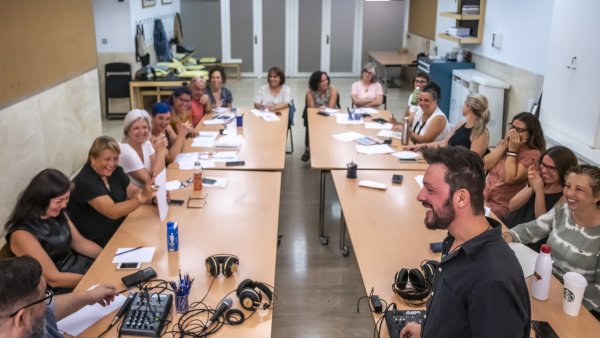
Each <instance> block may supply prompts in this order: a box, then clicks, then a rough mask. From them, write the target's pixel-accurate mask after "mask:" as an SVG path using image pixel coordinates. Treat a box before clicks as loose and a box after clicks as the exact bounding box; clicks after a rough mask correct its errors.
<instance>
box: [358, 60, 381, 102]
mask: <svg viewBox="0 0 600 338" xmlns="http://www.w3.org/2000/svg"><path fill="white" fill-rule="evenodd" d="M351 93H352V104H353V105H354V106H355V107H370V108H379V106H380V105H381V104H382V103H383V88H382V87H381V84H380V83H379V82H377V71H376V70H375V65H374V64H372V63H370V62H369V63H367V64H365V66H364V67H363V69H362V71H361V73H360V81H357V82H354V83H353V84H352V89H351Z"/></svg>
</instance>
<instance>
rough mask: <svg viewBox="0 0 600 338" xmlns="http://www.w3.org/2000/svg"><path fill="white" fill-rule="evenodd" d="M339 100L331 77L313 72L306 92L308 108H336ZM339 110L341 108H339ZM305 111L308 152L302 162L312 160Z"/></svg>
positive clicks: (303, 114)
mask: <svg viewBox="0 0 600 338" xmlns="http://www.w3.org/2000/svg"><path fill="white" fill-rule="evenodd" d="M337 100H338V92H337V89H336V88H335V86H334V85H332V84H331V83H330V80H329V75H327V73H326V72H322V71H320V70H317V71H316V72H313V73H312V75H311V76H310V79H309V80H308V90H307V91H306V108H335V107H336V104H337ZM338 108H339V107H338ZM306 112H307V110H306V109H305V110H304V112H303V113H302V119H304V127H306V134H305V135H306V136H305V138H304V145H305V146H306V150H304V154H302V161H304V162H306V161H308V160H310V148H309V140H308V116H307V115H306Z"/></svg>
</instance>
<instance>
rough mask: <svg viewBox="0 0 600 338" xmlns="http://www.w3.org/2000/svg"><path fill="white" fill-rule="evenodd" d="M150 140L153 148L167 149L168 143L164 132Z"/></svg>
mask: <svg viewBox="0 0 600 338" xmlns="http://www.w3.org/2000/svg"><path fill="white" fill-rule="evenodd" d="M151 142H152V146H153V147H154V149H155V150H160V149H167V145H168V144H169V142H168V141H167V137H166V136H165V135H164V134H161V135H158V136H156V137H155V138H154V139H153V140H152V141H151Z"/></svg>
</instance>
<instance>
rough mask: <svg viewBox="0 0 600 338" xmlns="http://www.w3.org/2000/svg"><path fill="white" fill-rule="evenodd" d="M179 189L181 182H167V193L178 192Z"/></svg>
mask: <svg viewBox="0 0 600 338" xmlns="http://www.w3.org/2000/svg"><path fill="white" fill-rule="evenodd" d="M179 188H181V181H180V180H173V181H169V182H167V191H173V190H177V189H179Z"/></svg>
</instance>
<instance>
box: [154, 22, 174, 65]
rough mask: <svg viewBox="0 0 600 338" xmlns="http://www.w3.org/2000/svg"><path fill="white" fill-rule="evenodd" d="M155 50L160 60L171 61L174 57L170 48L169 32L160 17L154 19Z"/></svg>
mask: <svg viewBox="0 0 600 338" xmlns="http://www.w3.org/2000/svg"><path fill="white" fill-rule="evenodd" d="M154 50H155V51H156V58H157V59H158V62H170V61H171V60H172V59H173V55H171V51H170V50H169V40H168V39H167V32H166V31H165V27H164V26H163V24H162V21H161V20H160V19H156V20H154Z"/></svg>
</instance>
